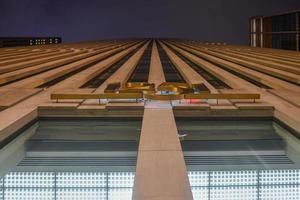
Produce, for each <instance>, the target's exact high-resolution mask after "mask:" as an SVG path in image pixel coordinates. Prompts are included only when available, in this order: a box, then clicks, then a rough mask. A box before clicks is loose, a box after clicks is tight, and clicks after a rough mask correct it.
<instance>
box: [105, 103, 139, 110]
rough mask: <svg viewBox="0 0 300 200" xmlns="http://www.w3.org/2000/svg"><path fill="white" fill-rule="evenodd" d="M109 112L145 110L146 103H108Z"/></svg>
mask: <svg viewBox="0 0 300 200" xmlns="http://www.w3.org/2000/svg"><path fill="white" fill-rule="evenodd" d="M105 107H106V109H107V110H144V103H108V104H107V105H106V106H105Z"/></svg>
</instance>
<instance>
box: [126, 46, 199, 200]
mask: <svg viewBox="0 0 300 200" xmlns="http://www.w3.org/2000/svg"><path fill="white" fill-rule="evenodd" d="M155 74H158V75H159V76H155ZM148 81H149V82H151V83H152V82H153V83H155V84H160V83H162V82H165V77H164V73H163V69H162V66H161V62H160V60H159V55H158V51H157V47H156V44H155V43H154V45H153V48H152V56H151V63H150V74H149V80H148ZM132 199H133V200H150V199H151V200H152V199H153V200H154V199H155V200H192V199H193V196H192V192H191V188H190V184H189V180H188V176H187V170H186V166H185V161H184V157H183V152H182V148H181V144H180V141H179V138H178V132H177V127H176V122H175V119H174V115H173V110H172V106H171V105H170V103H169V102H156V101H152V102H149V103H147V104H146V106H145V111H144V116H143V124H142V131H141V136H140V144H139V151H138V159H137V166H136V174H135V180H134V187H133V196H132Z"/></svg>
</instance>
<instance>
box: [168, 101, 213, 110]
mask: <svg viewBox="0 0 300 200" xmlns="http://www.w3.org/2000/svg"><path fill="white" fill-rule="evenodd" d="M209 109H210V106H209V104H207V103H199V104H177V105H174V106H173V110H209Z"/></svg>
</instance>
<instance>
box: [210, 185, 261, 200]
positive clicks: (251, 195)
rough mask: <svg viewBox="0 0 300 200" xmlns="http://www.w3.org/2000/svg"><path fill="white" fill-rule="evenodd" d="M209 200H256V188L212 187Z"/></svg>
mask: <svg viewBox="0 0 300 200" xmlns="http://www.w3.org/2000/svg"><path fill="white" fill-rule="evenodd" d="M210 197H211V198H210V199H213V200H256V199H257V189H256V187H246V186H245V187H212V188H211V190H210Z"/></svg>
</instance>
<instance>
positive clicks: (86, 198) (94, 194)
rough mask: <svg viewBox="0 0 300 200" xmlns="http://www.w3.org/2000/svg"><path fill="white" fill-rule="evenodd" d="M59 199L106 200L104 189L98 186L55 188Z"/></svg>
mask: <svg viewBox="0 0 300 200" xmlns="http://www.w3.org/2000/svg"><path fill="white" fill-rule="evenodd" d="M56 195H57V199H59V200H106V190H105V189H99V188H94V189H91V188H73V189H71V188H68V189H57V193H56Z"/></svg>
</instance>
